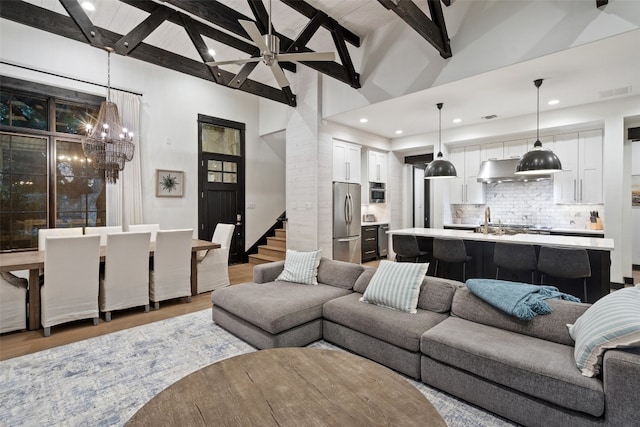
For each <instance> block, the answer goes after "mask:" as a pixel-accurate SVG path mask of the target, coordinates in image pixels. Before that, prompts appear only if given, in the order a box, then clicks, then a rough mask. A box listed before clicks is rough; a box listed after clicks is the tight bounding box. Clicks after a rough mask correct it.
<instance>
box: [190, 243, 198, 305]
mask: <svg viewBox="0 0 640 427" xmlns="http://www.w3.org/2000/svg"><path fill="white" fill-rule="evenodd" d="M191 295H192V296H196V295H198V252H196V251H192V252H191Z"/></svg>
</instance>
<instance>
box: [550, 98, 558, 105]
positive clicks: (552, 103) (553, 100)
mask: <svg viewBox="0 0 640 427" xmlns="http://www.w3.org/2000/svg"><path fill="white" fill-rule="evenodd" d="M559 103H560V100H559V99H552V100H551V101H549V102H548V104H549V105H556V104H559Z"/></svg>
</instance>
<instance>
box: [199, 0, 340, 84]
mask: <svg viewBox="0 0 640 427" xmlns="http://www.w3.org/2000/svg"><path fill="white" fill-rule="evenodd" d="M268 17H269V32H268V33H267V34H264V35H262V34H260V30H258V27H257V26H256V24H255V22H253V21H245V20H240V21H239V22H240V25H242V28H244V30H245V31H246V32H247V34H249V37H251V40H253V42H254V43H255V44H256V45H257V46H258V48H260V56H255V57H252V58H247V59H235V60H230V61H214V62H207V63H206V64H207V65H209V66H212V67H215V66H218V65H225V64H247V63H249V62H259V61H262V62H264V63H265V65H267V66H268V67H269V68H270V69H271V72H273V76H274V77H275V78H276V81H277V82H278V85H280V87H281V88H285V87H287V86H289V80H287V77H286V76H285V75H284V71H282V67H280V65H279V64H278V61H290V62H300V61H333V60H334V59H335V54H334V53H333V52H301V53H282V54H281V53H280V39H279V38H278V36H276V35H274V34H271V0H269V15H268Z"/></svg>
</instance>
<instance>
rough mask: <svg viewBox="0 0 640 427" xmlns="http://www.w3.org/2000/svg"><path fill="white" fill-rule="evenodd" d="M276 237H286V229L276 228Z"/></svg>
mask: <svg viewBox="0 0 640 427" xmlns="http://www.w3.org/2000/svg"><path fill="white" fill-rule="evenodd" d="M276 237H282V238H283V239H286V238H287V230H286V229H284V228H277V229H276Z"/></svg>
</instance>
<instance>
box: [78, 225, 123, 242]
mask: <svg viewBox="0 0 640 427" xmlns="http://www.w3.org/2000/svg"><path fill="white" fill-rule="evenodd" d="M114 233H122V226H121V225H108V226H106V227H85V228H84V234H87V235H90V236H91V235H94V234H97V235H99V236H100V246H106V244H107V234H114Z"/></svg>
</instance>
